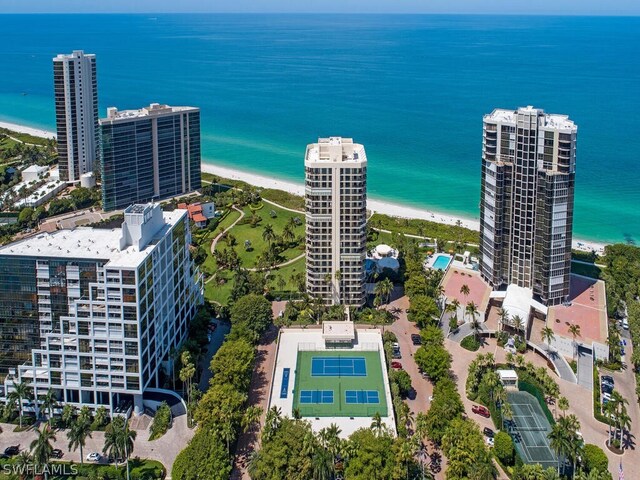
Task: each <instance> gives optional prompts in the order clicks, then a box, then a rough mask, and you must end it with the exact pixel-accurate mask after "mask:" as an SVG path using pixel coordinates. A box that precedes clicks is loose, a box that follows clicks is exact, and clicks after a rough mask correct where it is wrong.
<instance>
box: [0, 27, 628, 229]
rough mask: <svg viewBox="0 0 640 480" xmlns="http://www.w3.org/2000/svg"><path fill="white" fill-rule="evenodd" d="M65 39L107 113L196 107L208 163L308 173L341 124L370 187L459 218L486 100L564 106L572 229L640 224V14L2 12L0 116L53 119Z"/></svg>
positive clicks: (475, 177)
mask: <svg viewBox="0 0 640 480" xmlns="http://www.w3.org/2000/svg"><path fill="white" fill-rule="evenodd" d="M73 49H84V50H85V51H88V52H92V53H96V54H97V55H98V75H99V79H98V84H99V89H100V112H101V115H104V114H105V111H106V108H107V107H108V106H111V105H114V106H117V107H119V108H137V107H140V106H142V105H144V104H148V103H150V102H161V103H170V104H176V105H179V104H189V105H195V106H199V107H201V109H202V138H203V155H204V157H205V161H207V162H212V163H213V162H214V163H219V164H221V165H223V166H228V167H234V168H239V169H245V170H250V171H254V172H256V173H264V174H268V175H275V176H279V177H281V178H283V179H286V180H296V181H300V182H301V181H302V178H303V160H302V157H303V154H304V149H305V146H306V144H307V143H310V142H313V141H314V140H315V139H316V138H317V137H318V136H328V135H342V136H351V137H353V138H355V139H356V141H358V142H361V143H363V144H364V145H365V147H366V149H367V156H368V158H369V166H370V168H369V193H370V195H371V196H372V197H376V198H379V199H386V200H393V201H396V202H399V203H404V204H408V205H411V206H415V207H425V208H431V209H436V210H439V211H444V212H450V213H454V214H458V215H464V216H466V217H469V218H477V216H478V201H479V195H480V193H479V190H480V186H479V177H480V154H481V142H482V137H481V135H482V115H483V114H484V113H487V112H490V111H491V110H492V109H493V108H495V107H504V108H515V107H517V106H520V105H535V106H538V107H542V108H545V109H546V110H547V111H550V112H554V113H568V114H569V115H570V116H571V118H572V119H573V120H575V121H576V123H577V124H578V125H579V137H578V174H577V187H576V211H575V229H574V231H575V234H576V236H578V237H580V238H585V239H593V240H607V241H624V240H633V239H636V240H638V239H639V237H640V210H639V209H638V208H637V205H639V204H640V201H639V200H640V194H639V193H638V184H639V183H640V169H639V168H638V166H637V165H638V152H639V151H640V135H639V134H638V111H640V110H639V108H640V88H639V85H640V61H638V59H640V18H637V17H630V18H613V17H511V16H446V15H442V16H404V15H391V16H378V15H340V16H329V15H327V16H321V15H316V16H299V15H217V16H216V15H158V16H149V15H106V16H95V15H81V16H73V15H55V16H50V15H41V16H20V15H11V16H7V15H0V54H1V55H2V69H1V70H0V119H3V120H7V121H14V122H17V123H24V124H29V125H32V126H39V127H45V128H49V129H53V128H54V122H55V119H54V112H53V100H52V90H53V87H52V66H51V58H52V57H53V56H54V55H55V54H56V53H58V52H68V51H71V50H73ZM23 94H26V95H23Z"/></svg>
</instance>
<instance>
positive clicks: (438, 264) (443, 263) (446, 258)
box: [433, 254, 451, 270]
mask: <svg viewBox="0 0 640 480" xmlns="http://www.w3.org/2000/svg"><path fill="white" fill-rule="evenodd" d="M449 262H451V255H443V254H440V255H438V256H437V257H436V261H435V262H433V268H435V269H436V270H446V269H447V267H448V266H449Z"/></svg>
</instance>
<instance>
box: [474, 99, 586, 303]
mask: <svg viewBox="0 0 640 480" xmlns="http://www.w3.org/2000/svg"><path fill="white" fill-rule="evenodd" d="M483 120H484V121H483V144H482V185H481V199H480V200H481V201H480V237H481V238H480V252H481V256H482V260H481V265H480V271H481V274H482V277H483V278H484V279H485V280H486V281H487V282H489V284H491V286H493V287H494V288H502V287H506V286H507V285H510V284H514V285H517V286H519V287H523V288H527V289H530V290H531V291H532V295H533V296H534V297H535V298H536V299H537V300H539V301H540V302H541V303H542V304H544V305H557V304H560V303H563V302H565V301H566V300H567V299H568V297H569V279H570V271H571V240H572V229H573V200H574V184H575V166H576V136H577V130H578V128H577V126H576V125H575V123H574V122H573V121H571V120H570V119H569V117H568V116H566V115H552V114H547V113H545V112H544V110H542V109H538V108H533V107H531V106H528V107H523V108H519V109H517V110H515V111H513V110H503V109H496V110H494V111H493V112H492V113H490V114H488V115H485V116H484V119H483Z"/></svg>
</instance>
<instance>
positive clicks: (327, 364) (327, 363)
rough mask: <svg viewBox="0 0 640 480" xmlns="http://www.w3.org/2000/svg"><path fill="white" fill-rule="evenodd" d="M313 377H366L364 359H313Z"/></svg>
mask: <svg viewBox="0 0 640 480" xmlns="http://www.w3.org/2000/svg"><path fill="white" fill-rule="evenodd" d="M311 376H312V377H366V376H367V362H366V360H365V359H364V357H313V358H312V359H311Z"/></svg>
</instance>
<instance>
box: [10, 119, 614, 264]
mask: <svg viewBox="0 0 640 480" xmlns="http://www.w3.org/2000/svg"><path fill="white" fill-rule="evenodd" d="M0 128H6V129H8V130H13V131H14V132H18V133H26V134H29V135H33V136H34V137H44V138H55V137H56V134H55V132H51V131H48V130H44V129H40V128H32V127H28V126H25V125H19V124H16V123H10V122H3V121H0ZM201 169H202V171H203V172H206V173H210V174H212V175H217V176H220V177H224V178H229V179H231V180H241V181H243V182H246V183H248V184H250V185H255V186H256V187H262V188H273V189H277V190H284V191H285V192H288V193H291V194H294V195H298V196H304V185H302V184H299V183H294V182H291V181H287V180H280V179H278V178H275V177H269V176H266V175H261V174H257V173H251V172H247V171H244V170H238V169H234V168H228V167H222V166H219V165H214V164H211V163H206V162H205V161H202V162H201ZM367 208H368V209H369V210H371V211H373V212H376V213H382V214H385V215H389V216H393V217H400V218H415V219H419V220H428V221H431V222H436V223H443V224H445V225H455V224H456V223H457V222H458V221H460V222H461V223H462V226H463V227H465V228H468V229H470V230H475V231H479V230H480V221H479V220H476V219H469V218H465V217H462V216H456V215H451V214H447V213H442V212H437V211H435V210H427V209H425V208H418V207H410V206H407V205H401V204H398V203H393V202H389V201H385V200H375V199H372V198H367ZM605 245H608V243H603V242H595V241H590V240H582V239H579V238H574V239H573V245H572V248H574V249H576V250H581V251H585V252H589V251H591V250H594V251H595V252H596V253H598V254H602V253H603V251H604V247H605Z"/></svg>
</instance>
